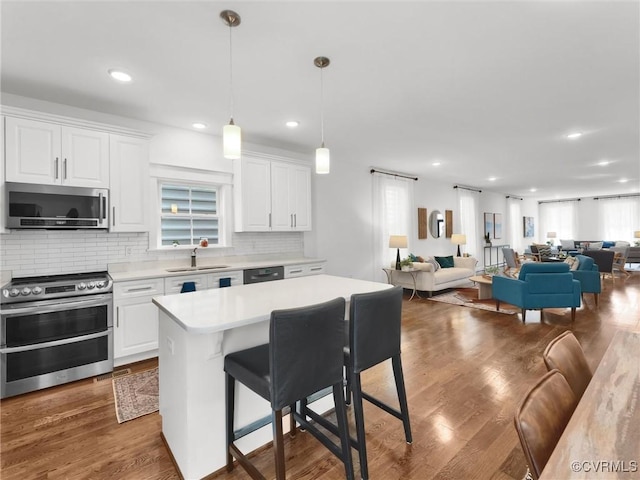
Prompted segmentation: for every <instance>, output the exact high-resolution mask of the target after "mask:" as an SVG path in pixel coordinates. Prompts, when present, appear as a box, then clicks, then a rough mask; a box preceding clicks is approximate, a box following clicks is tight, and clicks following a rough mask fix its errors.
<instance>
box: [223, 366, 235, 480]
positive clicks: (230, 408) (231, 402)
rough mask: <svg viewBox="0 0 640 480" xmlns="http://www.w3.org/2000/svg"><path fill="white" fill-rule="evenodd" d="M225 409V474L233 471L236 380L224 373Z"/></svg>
mask: <svg viewBox="0 0 640 480" xmlns="http://www.w3.org/2000/svg"><path fill="white" fill-rule="evenodd" d="M225 377H226V380H227V381H226V382H225V407H226V413H227V418H226V420H227V472H230V471H232V470H233V456H232V455H231V444H232V443H233V440H234V438H233V415H234V410H235V384H236V379H235V378H233V377H232V376H231V375H229V374H228V373H225Z"/></svg>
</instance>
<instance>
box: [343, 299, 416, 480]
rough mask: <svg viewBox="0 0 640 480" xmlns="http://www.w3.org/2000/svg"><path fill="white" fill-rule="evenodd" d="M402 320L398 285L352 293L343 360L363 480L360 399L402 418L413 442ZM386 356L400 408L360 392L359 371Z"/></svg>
mask: <svg viewBox="0 0 640 480" xmlns="http://www.w3.org/2000/svg"><path fill="white" fill-rule="evenodd" d="M401 319H402V287H400V286H398V287H394V288H390V289H388V290H382V291H380V292H373V293H361V294H356V295H352V296H351V305H350V310H349V346H348V347H346V348H345V354H344V362H345V367H346V374H347V401H349V400H350V397H351V392H353V410H354V416H355V420H356V433H357V448H358V452H359V454H360V474H361V477H362V478H363V479H365V480H366V479H367V478H369V470H368V467H367V446H366V441H365V433H364V412H363V409H362V399H365V400H368V401H369V402H371V403H372V404H374V405H375V406H377V407H379V408H381V409H383V410H384V411H385V412H387V413H389V414H391V415H393V416H394V417H396V418H398V419H400V420H402V423H403V425H404V435H405V438H406V441H407V443H409V444H410V443H411V442H412V441H413V439H412V437H411V425H410V423H409V408H408V406H407V393H406V391H405V387H404V376H403V373H402V362H401V360H400V327H401ZM387 359H391V365H392V367H393V375H394V377H395V381H396V390H397V392H398V400H399V404H400V410H399V411H398V410H396V409H395V408H392V407H390V406H389V405H387V404H385V403H382V402H381V401H380V400H378V399H376V398H374V397H372V396H371V395H369V394H367V393H365V392H363V391H362V384H361V382H360V374H361V373H362V372H363V371H365V370H367V369H368V368H371V367H373V366H374V365H377V364H379V363H381V362H383V361H385V360H387Z"/></svg>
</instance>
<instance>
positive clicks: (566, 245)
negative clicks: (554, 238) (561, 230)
mask: <svg viewBox="0 0 640 480" xmlns="http://www.w3.org/2000/svg"><path fill="white" fill-rule="evenodd" d="M560 245H562V249H563V250H575V249H576V242H574V241H573V240H562V239H560Z"/></svg>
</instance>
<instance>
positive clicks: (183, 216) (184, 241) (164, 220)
mask: <svg viewBox="0 0 640 480" xmlns="http://www.w3.org/2000/svg"><path fill="white" fill-rule="evenodd" d="M160 192H161V193H160V235H161V242H160V245H161V246H162V247H167V246H177V245H187V246H197V245H199V244H200V239H202V238H206V239H207V241H208V243H209V245H218V244H219V242H220V235H219V230H220V218H219V193H218V188H217V187H215V186H202V185H188V184H175V183H162V184H161V185H160Z"/></svg>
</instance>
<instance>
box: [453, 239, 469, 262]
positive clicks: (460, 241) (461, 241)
mask: <svg viewBox="0 0 640 480" xmlns="http://www.w3.org/2000/svg"><path fill="white" fill-rule="evenodd" d="M451 243H453V244H455V245H458V256H459V257H461V256H462V255H461V254H460V245H466V244H467V236H466V235H465V234H464V233H453V234H451Z"/></svg>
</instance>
